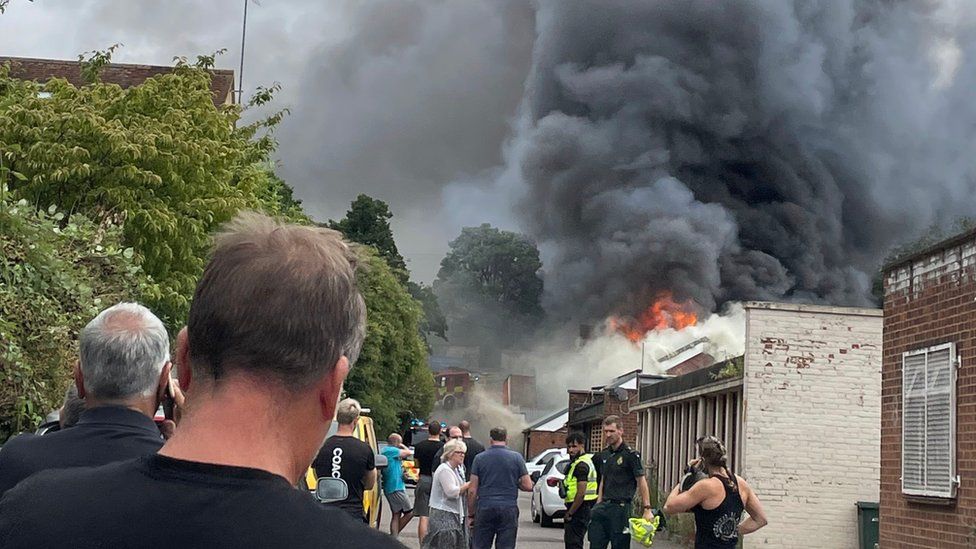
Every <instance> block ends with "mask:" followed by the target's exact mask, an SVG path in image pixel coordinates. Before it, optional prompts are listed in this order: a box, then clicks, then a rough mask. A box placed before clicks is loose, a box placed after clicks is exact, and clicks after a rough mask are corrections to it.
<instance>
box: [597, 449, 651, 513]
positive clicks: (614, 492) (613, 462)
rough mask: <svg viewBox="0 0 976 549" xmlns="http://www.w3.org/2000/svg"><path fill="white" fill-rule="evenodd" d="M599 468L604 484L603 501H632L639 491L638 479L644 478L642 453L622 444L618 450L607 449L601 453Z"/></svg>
mask: <svg viewBox="0 0 976 549" xmlns="http://www.w3.org/2000/svg"><path fill="white" fill-rule="evenodd" d="M600 461H601V465H600V467H599V468H598V469H599V472H600V479H601V482H603V499H605V500H614V501H630V500H631V498H633V497H634V492H636V491H637V478H638V477H642V476H644V466H643V465H642V464H641V458H640V453H638V452H635V451H633V450H631V449H630V447H629V446H627V445H626V444H624V443H621V444H620V446H619V447H617V449H616V450H614V449H613V448H609V447H608V448H605V449H604V450H603V452H601V453H600Z"/></svg>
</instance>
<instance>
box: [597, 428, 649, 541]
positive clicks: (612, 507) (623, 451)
mask: <svg viewBox="0 0 976 549" xmlns="http://www.w3.org/2000/svg"><path fill="white" fill-rule="evenodd" d="M603 439H604V440H605V441H606V443H607V447H606V448H605V449H604V450H603V452H601V453H600V455H599V457H598V461H599V464H598V467H599V473H600V487H599V489H598V492H599V496H598V497H597V500H596V501H597V503H596V505H595V506H594V507H593V512H592V513H591V514H590V527H589V536H590V547H592V548H593V549H606V547H607V545H609V546H610V547H612V548H613V549H629V547H630V534H629V533H628V528H629V527H630V524H629V521H630V516H631V513H630V512H631V504H632V502H633V499H634V493H635V492H637V491H638V490H639V491H640V501H641V505H642V512H641V516H643V517H644V519H645V520H651V518H652V517H653V515H652V513H651V499H650V493H649V491H648V489H647V479H646V478H645V477H644V466H643V465H642V464H641V458H640V454H639V453H637V452H635V451H634V450H631V449H630V447H629V446H627V445H626V444H624V440H623V429H622V424H621V421H620V418H619V417H617V416H607V418H606V419H604V420H603Z"/></svg>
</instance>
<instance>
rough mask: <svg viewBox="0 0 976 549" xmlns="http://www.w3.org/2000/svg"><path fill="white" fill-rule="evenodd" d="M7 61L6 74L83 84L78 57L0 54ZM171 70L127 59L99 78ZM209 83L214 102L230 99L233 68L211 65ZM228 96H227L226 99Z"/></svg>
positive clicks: (142, 77) (126, 83) (123, 81)
mask: <svg viewBox="0 0 976 549" xmlns="http://www.w3.org/2000/svg"><path fill="white" fill-rule="evenodd" d="M8 62H9V63H10V76H13V77H14V78H19V79H21V80H34V81H38V82H44V81H47V80H48V79H50V78H54V77H57V78H64V79H65V80H67V81H68V82H71V83H72V84H73V85H75V86H82V85H84V84H85V81H84V79H82V77H81V63H79V62H78V61H63V60H57V59H33V58H29V57H3V56H0V65H2V64H4V63H8ZM172 71H173V67H165V66H159V65H131V64H127V63H109V64H108V65H105V67H103V68H102V70H101V72H100V73H99V76H100V77H101V80H102V82H106V83H110V84H118V85H119V86H121V87H123V88H128V87H130V86H137V85H139V84H141V83H143V82H144V81H146V79H148V78H151V77H153V76H156V75H158V74H166V73H169V72H172ZM210 73H211V75H212V77H211V79H210V87H211V88H212V89H213V95H214V104H215V105H222V104H224V103H226V102H228V100H229V101H231V102H233V97H232V96H231V95H230V94H231V91H232V90H233V89H234V71H233V70H228V69H212V70H211V71H210ZM228 98H229V99H228Z"/></svg>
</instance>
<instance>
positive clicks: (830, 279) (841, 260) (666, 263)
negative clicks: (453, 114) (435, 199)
mask: <svg viewBox="0 0 976 549" xmlns="http://www.w3.org/2000/svg"><path fill="white" fill-rule="evenodd" d="M974 12H976V10H974V9H973V6H971V5H970V4H968V3H963V2H955V3H953V2H894V1H882V0H873V1H872V0H866V1H857V2H855V1H841V0H829V1H822V2H817V1H811V0H797V1H786V0H783V1H776V2H769V1H758V0H756V1H749V0H736V1H731V2H716V1H714V0H683V1H663V0H660V1H647V0H633V1H624V0H592V1H582V0H574V1H566V0H539V1H538V2H537V13H536V28H537V35H536V41H535V45H534V50H533V60H532V63H533V64H532V68H531V71H530V74H529V76H528V79H527V81H526V84H525V95H524V97H523V101H522V105H521V119H520V120H519V122H518V123H517V129H516V131H515V135H514V136H513V138H512V140H511V141H510V143H509V149H508V151H507V152H508V154H507V158H509V159H510V160H509V166H508V169H507V170H506V172H507V173H508V174H511V173H515V176H514V178H515V179H517V180H519V183H518V184H516V185H515V188H516V196H517V200H516V203H517V208H518V212H519V215H520V219H521V220H522V223H523V226H524V228H525V229H526V230H527V231H528V232H529V233H530V234H531V235H532V236H534V237H535V238H537V239H538V242H539V244H540V246H541V247H542V248H543V251H544V253H545V255H546V267H545V268H546V291H547V296H548V303H547V305H548V308H549V309H550V312H556V313H560V314H561V313H566V312H569V314H570V315H573V316H577V317H591V318H594V317H604V316H605V315H607V314H609V313H617V312H630V313H633V312H636V311H637V310H639V309H642V308H643V307H645V306H646V305H647V304H649V303H650V301H651V300H652V299H653V298H654V296H655V295H656V294H657V293H658V292H659V291H662V290H672V291H674V293H675V297H676V298H678V299H681V298H690V299H694V300H695V301H696V302H697V303H698V304H700V305H701V306H702V307H704V308H706V309H712V310H714V309H715V308H717V307H718V306H719V305H721V304H722V303H724V302H727V301H729V300H743V299H776V300H803V301H822V302H829V303H832V304H838V305H865V304H868V303H870V300H871V297H870V278H871V276H872V274H873V272H874V271H875V270H876V269H877V267H878V266H879V262H880V261H881V258H882V257H883V256H884V254H885V252H886V251H887V250H888V249H889V247H890V246H891V245H892V244H894V243H896V242H898V241H899V240H901V239H905V238H908V237H910V236H911V235H913V234H915V233H917V232H918V231H919V230H920V229H922V228H925V227H928V226H930V225H932V224H933V223H936V224H938V223H940V222H942V221H945V222H946V223H948V222H950V221H951V220H952V219H953V218H955V217H956V216H959V215H964V214H967V213H971V212H972V211H973V209H974V200H973V191H974V190H976V185H974V182H973V181H974V179H973V168H974V161H973V158H976V157H974V155H973V151H974V150H976V149H974V147H973V144H974V143H973V140H974V136H976V132H974V131H973V129H974V128H976V102H973V101H972V98H971V97H970V90H972V89H973V80H974V75H976V71H974V69H976V65H974V61H976V57H974V55H973V54H974V53H976V38H974V37H976V34H974V32H973V31H974ZM505 185H506V184H505V183H504V182H502V183H500V186H502V187H504V186H505ZM622 309H623V311H622Z"/></svg>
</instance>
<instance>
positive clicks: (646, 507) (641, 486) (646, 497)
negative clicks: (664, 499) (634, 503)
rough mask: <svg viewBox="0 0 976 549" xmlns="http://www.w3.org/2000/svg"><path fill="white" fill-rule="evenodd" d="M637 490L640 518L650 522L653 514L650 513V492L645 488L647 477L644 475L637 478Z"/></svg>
mask: <svg viewBox="0 0 976 549" xmlns="http://www.w3.org/2000/svg"><path fill="white" fill-rule="evenodd" d="M637 489H638V491H639V492H640V497H641V506H642V508H641V510H642V513H641V516H643V517H644V520H651V519H652V518H653V513H651V491H650V489H648V487H647V477H645V476H644V475H641V476H639V477H637Z"/></svg>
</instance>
